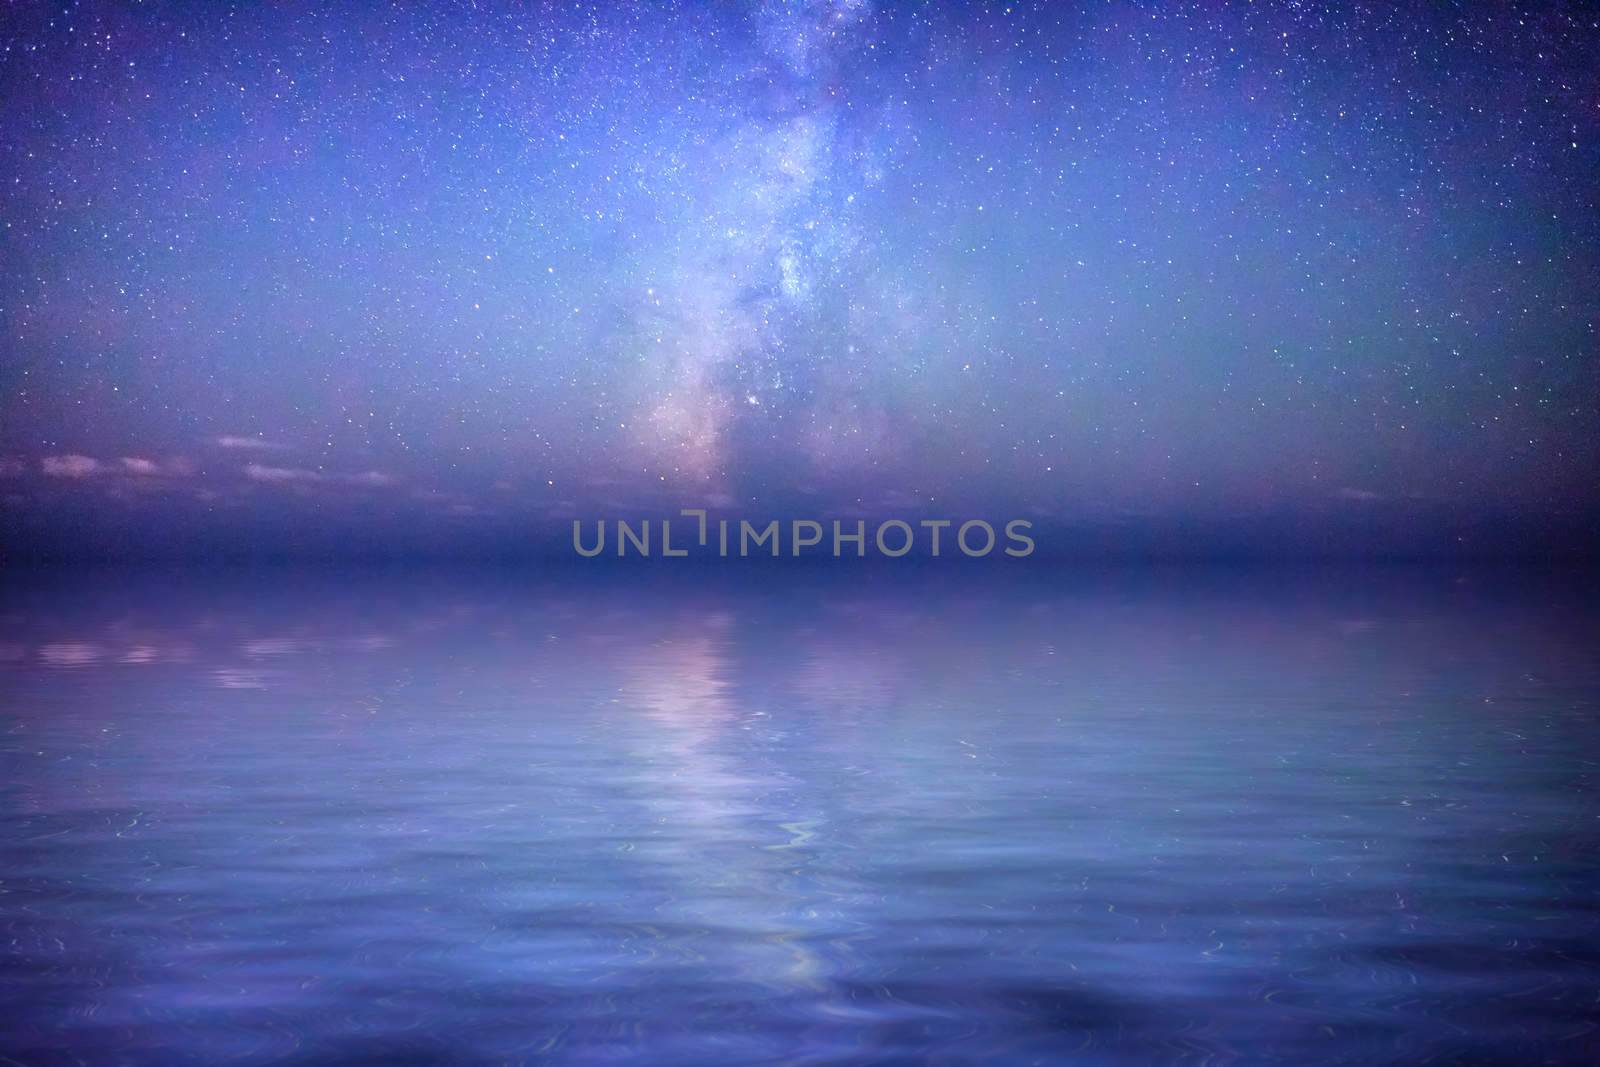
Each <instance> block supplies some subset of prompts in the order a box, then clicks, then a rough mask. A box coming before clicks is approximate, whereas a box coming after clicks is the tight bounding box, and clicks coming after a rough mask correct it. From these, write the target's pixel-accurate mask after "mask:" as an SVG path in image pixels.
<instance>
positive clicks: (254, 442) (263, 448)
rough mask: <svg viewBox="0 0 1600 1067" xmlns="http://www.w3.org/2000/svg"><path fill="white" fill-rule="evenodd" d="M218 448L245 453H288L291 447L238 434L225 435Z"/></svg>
mask: <svg viewBox="0 0 1600 1067" xmlns="http://www.w3.org/2000/svg"><path fill="white" fill-rule="evenodd" d="M217 447H218V448H232V449H237V450H240V451H244V452H287V451H288V450H289V446H288V445H285V444H280V443H279V442H277V441H268V440H267V439H266V438H264V437H242V436H239V435H237V434H223V435H222V436H221V437H219V438H217Z"/></svg>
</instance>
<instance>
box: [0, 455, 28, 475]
mask: <svg viewBox="0 0 1600 1067" xmlns="http://www.w3.org/2000/svg"><path fill="white" fill-rule="evenodd" d="M27 469H28V465H27V464H26V463H24V462H22V460H20V459H15V458H13V457H11V456H0V478H17V477H20V476H21V475H22V474H23V473H24V472H26V471H27Z"/></svg>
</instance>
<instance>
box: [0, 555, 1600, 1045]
mask: <svg viewBox="0 0 1600 1067" xmlns="http://www.w3.org/2000/svg"><path fill="white" fill-rule="evenodd" d="M937 577H938V576H933V575H922V576H920V577H919V576H916V575H913V576H911V577H904V576H902V577H899V578H896V577H894V576H892V575H891V576H879V577H877V578H875V579H863V578H862V577H861V576H849V575H844V576H840V575H835V574H831V573H827V574H825V573H820V572H819V573H812V574H799V575H790V576H788V577H785V578H782V579H778V580H774V579H771V578H770V577H763V578H762V580H761V582H757V581H755V580H754V579H753V578H752V577H751V576H749V575H745V576H744V577H743V578H741V579H740V580H737V581H734V580H729V581H726V582H714V581H701V580H683V581H659V582H655V583H654V584H642V583H641V582H640V581H639V579H638V577H637V576H636V575H635V576H632V577H630V576H627V575H621V576H618V575H609V576H606V577H603V578H599V579H596V580H593V581H588V582H567V583H554V584H549V583H541V582H539V581H537V580H535V579H532V578H528V577H526V576H523V575H506V574H497V575H482V574H477V575H474V574H451V575H437V574H436V575H429V576H421V577H419V576H409V577H403V576H399V575H393V574H391V575H365V576H361V577H359V578H350V577H348V576H346V577H344V578H335V577H334V576H327V577H323V578H316V577H308V576H306V575H304V574H300V575H290V574H265V575H263V574H242V575H239V574H236V575H222V576H212V577H208V578H196V577H190V578H179V577H174V576H171V575H151V574H142V575H111V574H101V575H93V576H80V577H77V578H65V577H57V578H50V579H44V578H41V579H39V580H37V581H34V582H24V583H18V585H17V587H15V588H14V589H13V591H12V592H11V593H10V594H8V595H7V596H6V597H5V598H4V600H3V601H0V619H3V629H0V712H3V715H4V720H3V730H4V732H3V735H0V736H3V746H4V747H3V755H0V759H3V765H4V769H5V776H4V787H5V791H4V794H3V808H0V814H3V824H0V888H3V890H4V894H3V895H0V921H3V927H0V930H3V934H4V936H3V938H0V960H3V967H4V971H3V977H0V1052H4V1053H5V1054H7V1055H10V1056H13V1057H15V1058H16V1059H17V1060H18V1061H19V1062H34V1061H35V1060H46V1061H52V1062H53V1061H56V1060H60V1059H67V1060H69V1061H70V1060H71V1055H69V1053H70V1054H76V1055H77V1056H79V1057H81V1059H82V1060H83V1061H84V1062H90V1063H97V1062H140V1063H163V1064H174V1063H185V1062H196V1063H212V1062H221V1061H231V1062H252V1063H255V1062H260V1063H267V1062H340V1061H344V1062H353V1061H358V1060H373V1061H381V1062H390V1063H394V1062H440V1061H449V1062H506V1061H512V1062H516V1061H521V1060H526V1061H537V1062H553V1063H588V1062H601V1063H629V1064H632V1063H638V1064H680V1063H681V1064H694V1065H712V1064H735V1063H740V1064H742V1063H761V1062H784V1063H896V1062H903V1063H911V1062H930V1061H931V1062H943V1063H1007V1062H1014V1063H1057V1062H1064V1061H1070V1062H1074V1063H1089V1064H1096V1063H1124V1062H1126V1063H1149V1062H1175V1063H1204V1062H1284V1063H1289V1062H1293V1063H1345V1062H1347V1063H1360V1064H1372V1063H1390V1062H1393V1063H1402V1062H1403V1063H1411V1062H1424V1061H1427V1060H1429V1059H1430V1058H1437V1059H1440V1060H1443V1061H1451V1060H1458V1061H1459V1060H1460V1059H1462V1058H1473V1059H1474V1061H1475V1062H1480V1061H1482V1060H1493V1059H1501V1060H1505V1061H1520V1062H1593V1060H1594V1059H1595V1057H1596V1053H1597V1051H1600V1036H1597V1034H1600V1030H1597V1027H1596V1026H1595V1024H1594V1023H1592V1022H1591V1021H1590V1020H1591V1018H1592V1017H1593V1015H1594V1013H1595V1010H1596V993H1595V990H1596V989H1597V988H1600V945H1597V940H1596V939H1597V934H1600V923H1597V921H1596V917H1597V911H1596V904H1595V903H1594V902H1595V900H1596V891H1597V889H1600V879H1597V877H1596V873H1595V872H1596V860H1597V853H1596V851H1595V844H1596V841H1597V836H1596V829H1597V823H1596V820H1597V817H1600V805H1597V804H1596V802H1595V796H1594V792H1593V790H1594V787H1595V771H1596V761H1597V759H1600V745H1597V738H1600V729H1597V723H1596V718H1595V713H1596V697H1597V695H1600V670H1597V663H1596V659H1595V656H1594V650H1595V649H1596V648H1600V641H1597V640H1596V639H1597V637H1600V631H1597V626H1596V616H1595V613H1594V612H1592V611H1591V610H1589V609H1588V608H1587V607H1586V605H1588V604H1592V603H1594V600H1593V598H1592V597H1591V596H1589V595H1587V594H1586V593H1585V592H1584V591H1583V590H1582V589H1581V588H1576V587H1574V586H1573V585H1572V584H1571V583H1570V582H1557V581H1550V580H1545V579H1527V578H1519V577H1515V576H1510V577H1507V576H1499V577H1495V576H1489V577H1484V576H1473V575H1466V576H1460V575H1441V574H1437V573H1426V574H1424V573H1416V572H1395V571H1388V572H1381V573H1380V572H1363V573H1359V574H1351V573H1339V574H1334V575H1313V574H1285V573H1283V572H1275V573H1271V574H1263V573H1255V572H1214V573H1205V574H1193V573H1190V574H1185V573H1171V574H1155V575H1150V574H1146V575H1134V574H1119V575H1110V576H1102V577H1097V578H1087V577H1082V576H1073V575H1071V574H1067V573H1062V574H1059V575H1054V576H1050V577H1048V578H1045V579H1043V580H1040V579H1038V578H1032V579H1030V580H1029V581H1027V582H1000V581H997V580H992V579H991V580H979V579H977V578H970V577H969V578H967V579H962V580H959V581H956V580H948V579H945V580H936V578H937Z"/></svg>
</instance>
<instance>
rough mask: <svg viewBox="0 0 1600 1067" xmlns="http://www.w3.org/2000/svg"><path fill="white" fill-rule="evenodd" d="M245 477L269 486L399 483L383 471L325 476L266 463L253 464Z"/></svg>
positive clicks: (377, 486) (384, 485)
mask: <svg viewBox="0 0 1600 1067" xmlns="http://www.w3.org/2000/svg"><path fill="white" fill-rule="evenodd" d="M244 476H245V477H246V478H249V479H250V480H251V481H253V482H264V483H266V484H269V485H310V484H314V483H317V484H326V485H358V486H365V487H367V488H370V489H385V488H388V487H389V486H392V485H398V484H399V482H398V480H397V479H395V478H394V477H393V476H392V475H388V474H385V473H383V472H382V471H362V472H361V473H359V474H323V473H322V472H321V471H314V470H307V469H305V468H304V467H269V466H267V465H266V464H264V463H251V464H248V465H247V466H246V467H245V469H244Z"/></svg>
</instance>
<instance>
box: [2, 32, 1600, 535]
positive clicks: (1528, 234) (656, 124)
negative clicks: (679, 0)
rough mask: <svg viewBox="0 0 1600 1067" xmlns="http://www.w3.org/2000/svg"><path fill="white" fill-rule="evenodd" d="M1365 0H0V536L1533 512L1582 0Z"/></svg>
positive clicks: (1589, 265) (1598, 262) (1574, 380)
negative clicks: (426, 0)
mask: <svg viewBox="0 0 1600 1067" xmlns="http://www.w3.org/2000/svg"><path fill="white" fill-rule="evenodd" d="M1407 7H1408V5H1392V6H1391V5H1382V6H1380V7H1378V8H1375V9H1368V10H1355V11H1347V12H1331V11H1326V10H1319V9H1317V8H1316V7H1314V6H1312V5H1300V4H1285V5H1272V4H1254V5H1248V6H1241V7H1232V8H1226V9H1224V8H1222V7H1220V6H1216V5H1180V4H1173V5H1161V6H1143V5H1124V4H1097V5H1091V6H1085V7H1079V6H1077V5H1068V4H1032V5H1025V4H1011V5H976V6H969V5H954V4H951V5H942V4H933V5H921V6H917V5H883V6H873V5H869V4H867V3H865V2H804V3H766V4H728V5H715V6H673V5H641V4H611V5H584V4H559V5H557V4H546V5H538V6H534V7H531V8H521V7H516V8H514V7H512V6H510V5H480V6H479V7H478V8H477V9H475V10H474V9H469V8H466V7H461V6H457V5H446V4H415V5H409V4H408V5H399V6H396V7H393V8H387V7H385V8H367V7H364V6H350V7H345V6H343V5H339V6H335V7H332V8H330V9H328V10H317V9H315V8H314V7H311V6H308V5H295V6H288V7H277V8H273V9H271V10H266V9H258V8H254V7H246V6H239V7H234V8H229V7H227V6H223V5H195V6H192V7H189V6H184V7H168V6H162V5H147V6H142V7H137V8H133V9H125V8H124V7H122V6H121V5H104V6H101V5H92V4H91V5H76V6H67V7H54V6H35V5H26V4H24V5H20V6H15V7H13V8H9V9H8V10H7V13H6V15H5V20H6V21H5V25H4V29H3V31H0V34H3V42H4V49H3V53H0V91H3V93H4V100H5V107H4V115H3V118H0V125H3V129H4V138H3V140H0V179H3V193H0V198H3V199H0V211H3V219H4V231H3V232H4V238H3V240H4V256H3V261H0V301H3V306H4V313H5V319H4V322H3V324H0V325H3V328H4V341H3V344H4V358H3V366H4V370H3V372H0V373H3V376H0V389H3V393H0V494H3V495H4V501H5V508H6V512H7V514H8V516H9V519H8V522H7V527H6V534H7V540H8V542H10V543H11V544H12V545H13V547H16V546H24V547H30V548H37V547H39V546H49V545H58V544H59V545H66V544H70V545H72V546H73V547H75V548H79V549H84V550H88V551H94V550H98V549H101V548H110V547H112V546H122V547H126V546H128V545H130V544H136V543H139V542H141V541H148V540H150V539H152V538H154V539H163V540H169V541H171V542H172V543H175V544H180V545H181V544H192V545H197V546H198V545H206V546H210V547H228V546H229V545H233V546H235V547H238V546H245V547H250V546H257V545H268V546H285V545H292V544H294V543H298V542H297V540H296V539H297V538H303V537H313V538H314V537H317V536H320V537H322V538H324V539H340V538H346V539H347V538H349V537H351V536H354V537H356V538H357V539H359V541H361V542H362V543H365V544H370V545H381V544H383V543H385V542H393V543H395V544H404V545H412V546H415V545H419V544H425V545H430V546H435V547H448V546H451V545H473V544H483V543H486V541H494V542H496V543H507V542H509V541H510V540H513V539H515V538H516V537H517V536H520V535H521V534H522V533H527V534H529V535H530V536H532V535H533V534H535V533H537V532H540V531H544V532H548V531H553V530H556V529H558V528H564V527H565V525H566V524H567V523H569V522H570V519H571V518H572V517H574V516H579V515H582V516H595V517H597V516H599V515H601V514H607V515H610V514H616V513H618V512H622V513H625V514H647V513H651V512H652V511H654V510H661V509H672V508H676V507H678V506H687V507H697V506H707V505H710V506H712V507H714V508H722V509H728V510H738V509H746V508H748V509H755V510H761V509H765V511H774V510H775V511H777V512H782V511H783V510H784V509H786V508H787V509H789V510H791V511H794V512H797V513H798V512H804V513H806V514H815V515H818V516H822V517H826V516H828V515H831V514H841V515H852V514H864V515H868V516H871V515H877V516H887V515H895V516H903V517H905V518H908V519H912V520H914V519H916V518H917V517H918V516H921V515H939V514H968V513H972V514H978V513H983V514H988V515H990V516H991V517H994V518H1001V519H1003V518H1007V517H1010V516H1012V515H1018V516H1027V517H1030V518H1032V519H1034V520H1035V521H1037V522H1039V523H1040V524H1041V525H1043V526H1045V527H1048V526H1050V525H1051V524H1056V525H1058V526H1060V527H1062V528H1080V529H1095V530H1110V531H1129V530H1134V531H1137V530H1140V529H1144V530H1150V529H1161V530H1165V531H1168V532H1169V533H1173V536H1178V533H1177V532H1181V531H1182V530H1184V529H1190V530H1191V531H1192V530H1197V529H1205V530H1212V531H1215V530H1216V529H1218V528H1220V527H1229V528H1234V527H1237V528H1240V529H1256V530H1270V531H1273V532H1272V533H1271V534H1270V535H1263V536H1264V537H1267V536H1270V537H1271V538H1276V537H1278V536H1280V535H1282V534H1285V533H1288V534H1289V535H1290V536H1291V537H1292V538H1295V539H1300V540H1302V541H1303V542H1304V543H1306V544H1308V545H1309V544H1317V543H1320V542H1321V541H1322V540H1325V539H1326V537H1327V536H1329V535H1330V532H1336V533H1337V535H1338V538H1340V539H1342V540H1340V544H1341V545H1345V546H1347V547H1355V548H1358V549H1359V548H1361V547H1362V546H1363V544H1365V543H1367V541H1366V540H1364V539H1370V541H1371V543H1372V544H1374V545H1378V546H1380V547H1382V548H1384V549H1385V550H1389V549H1394V548H1396V547H1403V546H1404V545H1406V544H1407V543H1411V542H1413V541H1415V542H1417V543H1422V542H1426V543H1427V544H1429V545H1434V546H1441V545H1457V544H1470V545H1472V546H1475V547H1480V548H1481V547H1484V545H1485V544H1486V543H1487V542H1490V541H1493V539H1494V538H1496V537H1501V536H1513V537H1524V536H1525V537H1527V538H1530V539H1531V541H1530V543H1533V542H1540V543H1543V542H1548V541H1550V540H1551V539H1552V538H1554V539H1556V540H1559V539H1560V538H1561V537H1564V536H1565V533H1563V531H1567V532H1570V531H1572V530H1574V529H1581V528H1583V527H1584V526H1585V525H1586V524H1587V523H1589V522H1591V521H1592V519H1593V517H1594V515H1595V513H1596V510H1597V507H1600V494H1597V492H1596V489H1595V479H1594V475H1593V471H1594V470H1595V468H1596V465H1597V462H1600V434H1597V432H1596V419H1597V415H1600V412H1597V405H1596V397H1597V395H1600V375H1597V356H1596V353H1597V351H1600V338H1597V336H1596V314H1597V309H1600V301H1597V284H1596V282H1595V280H1594V279H1595V278H1596V276H1597V275H1600V221H1597V220H1600V214H1597V210H1596V209H1597V207H1600V205H1597V203H1596V200H1597V196H1596V192H1597V188H1600V179H1597V175H1600V150H1597V145H1600V62H1597V60H1596V59H1595V57H1596V56H1597V55H1600V23H1597V20H1596V17H1595V16H1593V15H1591V14H1589V13H1586V12H1583V11H1581V9H1579V8H1576V7H1571V6H1565V5H1557V6H1529V7H1521V8H1518V7H1511V6H1496V7H1493V8H1490V7H1477V6H1474V7H1464V8H1461V9H1459V10H1456V9H1446V8H1441V7H1435V6H1431V5H1430V6H1426V7H1417V8H1416V9H1415V10H1407V9H1406V8H1407ZM762 513H765V512H762Z"/></svg>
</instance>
